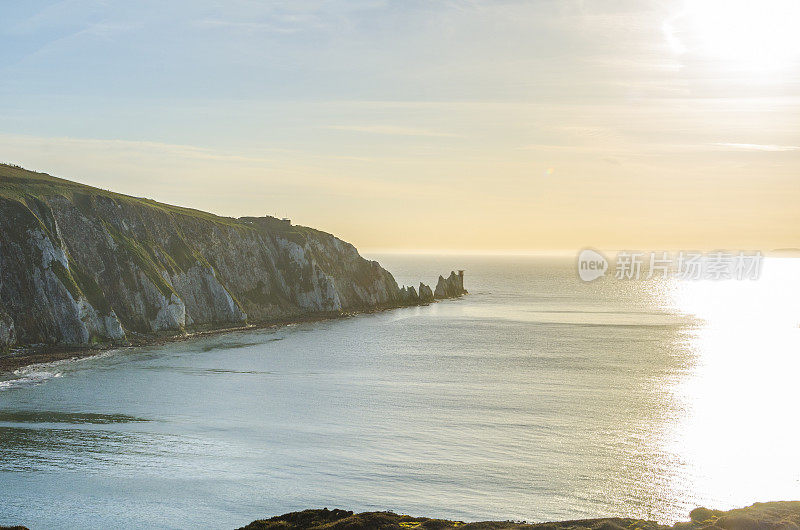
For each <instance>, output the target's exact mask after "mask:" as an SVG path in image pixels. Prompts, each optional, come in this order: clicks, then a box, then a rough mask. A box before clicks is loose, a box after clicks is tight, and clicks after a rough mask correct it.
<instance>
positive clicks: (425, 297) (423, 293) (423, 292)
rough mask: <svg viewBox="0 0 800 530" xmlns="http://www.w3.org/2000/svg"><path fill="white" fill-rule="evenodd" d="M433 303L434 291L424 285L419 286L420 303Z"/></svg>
mask: <svg viewBox="0 0 800 530" xmlns="http://www.w3.org/2000/svg"><path fill="white" fill-rule="evenodd" d="M431 302H433V291H432V290H431V288H430V287H428V286H427V285H425V284H424V283H420V284H419V303H420V304H430V303H431Z"/></svg>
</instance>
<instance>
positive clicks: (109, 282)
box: [0, 164, 463, 347]
mask: <svg viewBox="0 0 800 530" xmlns="http://www.w3.org/2000/svg"><path fill="white" fill-rule="evenodd" d="M451 277H452V274H451ZM440 283H441V279H440ZM462 287H463V285H462ZM426 289H427V291H430V288H427V286H426ZM454 292H455V291H454V290H444V291H442V296H437V298H444V297H449V296H451V295H452V293H454ZM437 293H439V289H438V286H437ZM420 294H422V286H421V287H420ZM431 299H432V297H428V296H425V297H424V299H422V298H421V297H420V295H419V294H417V292H416V291H415V290H414V288H413V287H411V288H403V289H400V288H399V287H398V285H397V282H396V281H395V280H394V278H393V277H392V275H391V274H390V273H389V272H388V271H386V270H385V269H383V268H382V267H381V266H380V265H379V264H378V263H377V262H375V261H368V260H366V259H364V258H362V257H361V256H360V255H359V253H358V251H357V250H356V248H355V247H354V246H353V245H351V244H350V243H347V242H345V241H342V240H341V239H338V238H336V237H335V236H333V235H331V234H328V233H325V232H322V231H319V230H314V229H312V228H307V227H302V226H294V225H292V224H291V223H290V222H288V221H283V220H280V219H276V218H273V217H258V218H256V217H242V218H239V219H234V218H228V217H220V216H216V215H213V214H210V213H206V212H201V211H198V210H192V209H189V208H181V207H177V206H171V205H167V204H162V203H158V202H155V201H152V200H149V199H142V198H136V197H130V196H126V195H121V194H117V193H112V192H109V191H105V190H100V189H97V188H93V187H90V186H85V185H82V184H78V183H75V182H70V181H67V180H63V179H58V178H55V177H51V176H49V175H45V174H42V173H34V172H31V171H27V170H24V169H22V168H19V167H16V166H9V165H2V164H0V347H4V346H5V347H7V346H9V345H12V344H17V345H29V344H51V345H87V344H93V343H98V342H120V343H124V342H125V341H126V340H128V339H129V338H130V337H131V336H135V335H143V336H147V335H152V334H159V333H162V334H163V333H168V334H173V335H174V334H176V333H183V332H186V331H190V330H194V329H213V328H225V327H233V326H237V325H243V324H247V323H265V322H275V321H281V320H289V319H292V318H298V317H303V316H313V315H336V314H341V313H345V312H355V311H365V310H372V309H379V308H387V307H397V306H403V305H416V304H420V303H427V302H430V301H432V300H431Z"/></svg>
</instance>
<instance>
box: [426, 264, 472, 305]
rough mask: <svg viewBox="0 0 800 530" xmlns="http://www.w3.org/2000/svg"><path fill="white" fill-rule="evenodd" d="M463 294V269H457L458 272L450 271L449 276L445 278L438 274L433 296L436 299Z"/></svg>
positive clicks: (456, 296)
mask: <svg viewBox="0 0 800 530" xmlns="http://www.w3.org/2000/svg"><path fill="white" fill-rule="evenodd" d="M465 294H467V291H466V289H464V271H458V274H456V273H455V271H451V272H450V276H448V277H447V278H444V277H442V276H439V281H438V282H437V283H436V290H435V291H434V292H433V297H434V298H436V299H437V300H442V299H444V298H458V297H459V296H461V295H465Z"/></svg>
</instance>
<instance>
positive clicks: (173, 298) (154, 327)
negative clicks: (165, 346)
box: [150, 294, 186, 331]
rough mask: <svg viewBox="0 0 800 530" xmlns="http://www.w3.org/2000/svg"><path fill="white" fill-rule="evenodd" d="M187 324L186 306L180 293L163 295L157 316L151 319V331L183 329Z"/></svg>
mask: <svg viewBox="0 0 800 530" xmlns="http://www.w3.org/2000/svg"><path fill="white" fill-rule="evenodd" d="M184 326H186V306H185V305H184V303H183V300H181V299H180V298H178V295H176V294H171V295H170V296H169V298H167V297H166V296H163V297H162V303H161V304H160V307H159V308H158V313H156V317H155V318H154V319H153V320H151V321H150V331H166V330H182V329H183V328H184Z"/></svg>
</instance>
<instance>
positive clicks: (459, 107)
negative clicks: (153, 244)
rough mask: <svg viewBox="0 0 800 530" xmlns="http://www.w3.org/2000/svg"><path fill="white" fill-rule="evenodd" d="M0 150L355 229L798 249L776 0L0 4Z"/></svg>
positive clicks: (62, 171)
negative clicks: (757, 0) (685, 0)
mask: <svg viewBox="0 0 800 530" xmlns="http://www.w3.org/2000/svg"><path fill="white" fill-rule="evenodd" d="M0 21H2V23H0V160H3V161H7V162H11V163H16V164H20V165H22V166H25V167H28V168H30V169H36V170H42V171H46V172H49V173H51V174H55V175H58V176H63V177H66V178H70V179H73V180H79V181H81V182H85V183H88V184H92V185H95V186H100V187H103V188H109V189H113V190H115V191H120V192H123V193H128V194H132V195H137V196H147V197H152V198H155V199H157V200H161V201H164V202H170V203H175V204H180V205H186V206H191V207H195V208H200V209H204V210H209V211H213V212H215V213H219V214H223V215H231V216H241V215H263V214H265V213H270V214H276V215H278V216H288V217H291V218H292V219H293V220H294V221H295V222H297V223H300V224H305V225H309V226H314V227H318V228H322V229H324V230H326V231H330V232H333V233H335V234H337V235H339V236H341V237H343V238H345V239H347V240H349V241H352V242H353V243H355V244H356V245H357V246H359V247H360V248H363V249H380V248H399V249H473V250H474V249H572V248H579V247H584V246H594V247H599V248H637V249H643V250H651V249H652V250H657V249H668V248H685V249H703V248H729V249H765V250H766V249H770V248H775V247H788V246H793V247H799V246H800V32H798V31H797V27H798V26H800V2H797V1H796V0H761V1H759V2H752V1H749V0H747V1H746V0H695V1H688V2H684V1H682V0H674V1H668V0H662V1H647V0H631V1H627V2H626V1H602V0H595V1H591V0H584V1H579V0H557V1H513V0H506V1H503V0H498V1H488V0H486V1H484V0H448V1H438V2H437V1H415V0H402V1H389V0H386V1H381V0H350V1H344V0H328V1H321V0H320V1H302V0H286V1H262V2H258V1H254V0H250V1H247V0H224V1H223V0H217V1H211V0H185V1H165V0H159V1H136V2H131V1H117V0H105V1H100V0H95V1H90V0H65V1H60V2H57V1H36V0H26V1H24V2H19V1H17V0H0Z"/></svg>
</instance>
